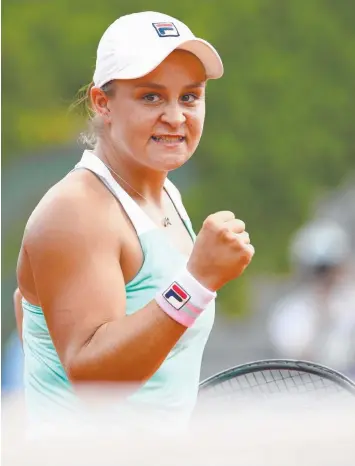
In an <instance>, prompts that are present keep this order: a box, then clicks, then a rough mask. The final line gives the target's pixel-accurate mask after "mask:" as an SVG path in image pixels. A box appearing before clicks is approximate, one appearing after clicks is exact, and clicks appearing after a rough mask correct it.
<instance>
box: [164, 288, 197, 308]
mask: <svg viewBox="0 0 355 466" xmlns="http://www.w3.org/2000/svg"><path fill="white" fill-rule="evenodd" d="M163 296H164V298H165V299H166V300H167V301H168V303H169V304H171V305H172V306H173V307H174V308H175V309H177V310H179V309H181V308H182V306H184V304H186V303H187V301H189V299H190V298H191V296H190V295H189V294H187V293H186V291H185V290H184V289H183V288H181V286H180V285H178V284H177V283H176V282H173V283H172V284H171V285H170V286H169V288H168V289H167V290H166V291H165V293H164V294H163Z"/></svg>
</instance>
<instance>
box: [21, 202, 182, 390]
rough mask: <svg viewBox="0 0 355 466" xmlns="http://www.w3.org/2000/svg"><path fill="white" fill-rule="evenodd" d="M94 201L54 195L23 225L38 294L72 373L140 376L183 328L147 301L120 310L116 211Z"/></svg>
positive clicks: (82, 377) (100, 377)
mask: <svg viewBox="0 0 355 466" xmlns="http://www.w3.org/2000/svg"><path fill="white" fill-rule="evenodd" d="M95 202H96V203H97V201H96V200H95V198H94V199H88V198H87V197H85V196H82V198H81V196H76V197H73V196H71V197H70V198H69V197H68V198H67V199H61V200H57V201H56V202H55V203H52V205H48V206H47V207H45V211H44V212H42V213H41V215H40V218H39V219H38V221H36V222H35V225H34V227H33V228H31V229H30V233H29V234H28V237H27V238H26V241H25V247H26V249H27V252H28V254H29V258H30V262H31V266H32V269H33V274H34V278H35V283H36V289H37V293H38V297H39V300H40V302H41V306H42V308H43V311H44V314H45V317H46V321H47V325H48V329H49V332H50V334H51V337H52V340H53V343H54V345H55V347H56V350H57V352H58V355H59V358H60V360H61V362H62V364H63V366H64V368H65V370H66V372H67V375H68V377H69V378H70V379H71V380H72V381H78V382H80V381H131V382H143V381H145V380H146V379H148V378H149V377H151V376H152V374H153V373H154V372H155V371H156V370H157V369H158V368H159V366H160V365H161V364H162V362H163V361H164V359H165V358H166V356H167V355H168V353H169V352H170V350H171V349H172V347H173V346H174V345H175V343H176V342H177V341H178V339H179V338H180V336H181V335H182V334H183V333H184V331H185V330H186V328H185V327H184V326H182V325H180V324H179V323H177V322H176V321H174V320H173V319H171V318H170V317H169V316H167V315H166V314H165V313H164V312H163V311H162V310H161V309H160V308H159V306H158V305H157V304H156V302H155V301H152V302H150V303H148V304H147V305H146V306H145V307H144V308H143V309H141V310H139V311H137V312H136V313H135V314H134V315H131V316H126V314H125V306H126V297H125V284H124V279H123V275H122V270H121V267H120V262H119V255H120V248H121V244H122V243H121V240H120V238H118V236H119V234H118V232H119V231H120V230H119V227H120V226H119V225H117V220H113V219H115V218H116V217H118V216H119V214H118V212H117V207H116V209H115V211H114V214H113V212H112V209H111V210H110V209H107V208H106V206H102V202H101V203H97V205H95ZM98 204H100V205H98ZM115 222H116V223H115ZM102 225H105V227H102Z"/></svg>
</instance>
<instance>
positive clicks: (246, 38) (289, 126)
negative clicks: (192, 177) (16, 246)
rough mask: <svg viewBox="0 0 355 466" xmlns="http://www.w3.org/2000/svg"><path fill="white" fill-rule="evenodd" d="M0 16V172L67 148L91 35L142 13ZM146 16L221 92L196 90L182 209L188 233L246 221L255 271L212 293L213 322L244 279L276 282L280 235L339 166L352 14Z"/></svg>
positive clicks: (212, 10) (229, 11)
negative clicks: (215, 58) (194, 43)
mask: <svg viewBox="0 0 355 466" xmlns="http://www.w3.org/2000/svg"><path fill="white" fill-rule="evenodd" d="M2 7H3V18H2V26H3V36H2V37H3V41H2V52H3V53H2V65H3V68H2V69H3V74H2V76H3V79H2V84H3V100H2V103H3V105H2V112H3V138H2V154H3V164H4V165H5V169H6V164H8V163H10V160H13V159H14V157H15V156H16V154H24V156H25V155H26V151H28V150H32V151H33V150H36V149H39V148H42V149H43V147H51V146H55V145H57V146H58V145H61V144H65V143H67V142H68V141H71V140H73V139H74V138H75V137H76V136H77V134H78V132H79V130H80V129H81V128H82V127H83V124H84V121H83V119H82V117H80V116H78V115H76V114H75V113H68V107H69V105H70V103H71V102H72V101H73V99H74V96H75V93H76V92H77V90H78V89H79V88H80V87H81V86H82V85H84V84H86V83H88V82H90V81H91V78H92V74H93V70H94V66H95V53H96V47H97V43H98V41H99V39H100V36H101V34H102V33H103V31H104V30H105V28H106V27H107V26H108V25H109V24H110V23H111V22H112V21H113V20H114V19H116V18H117V17H119V16H121V15H123V14H126V13H131V12H134V11H140V10H146V9H147V7H148V2H146V1H145V0H129V1H128V0H121V1H120V2H117V1H114V0H102V1H101V2H90V3H89V4H88V2H86V1H85V2H84V1H82V0H74V1H73V0H71V1H69V0H60V1H54V0H52V1H50V0H48V1H43V0H37V1H35V0H32V1H31V0H22V1H21V0H6V1H4V2H3V4H2ZM149 9H151V10H155V11H163V12H166V13H168V14H171V15H173V16H176V17H178V18H179V19H181V20H183V21H185V22H186V23H187V24H188V25H189V26H190V27H191V29H192V30H193V31H194V33H195V34H196V35H197V36H200V37H203V38H205V39H207V40H209V41H211V42H212V43H213V44H214V45H215V46H216V48H217V49H218V50H219V52H220V53H221V55H222V58H223V60H224V63H225V76H224V77H223V79H222V80H219V81H216V82H214V81H211V82H210V83H209V86H208V98H207V103H208V107H207V119H206V126H205V133H204V136H203V139H202V142H201V144H200V147H199V149H198V151H197V153H196V155H195V156H194V158H193V160H192V161H191V162H190V163H192V164H194V167H195V168H196V169H197V173H199V177H198V178H197V179H196V182H195V184H194V186H193V187H192V188H190V189H189V190H188V192H186V193H185V199H186V205H187V208H188V210H189V212H190V215H191V218H192V220H193V222H194V224H195V228H196V229H197V230H198V228H199V226H200V224H201V222H202V221H203V219H204V218H205V217H206V216H207V215H208V214H210V213H211V212H213V211H216V210H220V209H223V210H225V209H230V210H233V211H234V212H235V213H236V215H237V216H238V217H241V218H243V219H244V220H245V221H246V223H247V228H248V230H249V232H250V233H251V236H252V239H253V243H254V244H255V247H256V256H255V259H254V261H253V264H252V266H251V267H250V269H249V271H248V273H247V274H246V278H243V279H241V280H240V281H239V283H238V284H237V285H236V286H234V287H232V286H228V287H227V288H226V289H225V290H223V291H222V292H221V293H220V297H221V300H222V303H223V304H225V307H226V309H229V310H235V309H243V308H244V304H245V295H246V293H245V288H246V287H245V283H246V282H245V280H246V279H247V278H248V277H252V276H253V275H254V274H256V273H259V272H282V271H285V270H286V269H287V254H286V252H285V251H286V250H287V242H288V239H289V235H290V233H291V232H292V231H293V230H294V229H295V228H296V227H297V226H298V225H299V224H300V223H301V222H302V221H303V220H304V219H305V218H306V217H307V215H308V211H309V205H310V202H311V201H312V200H313V199H314V198H315V197H316V196H318V195H320V194H321V193H322V191H323V190H324V189H326V188H328V187H332V186H336V185H338V184H339V182H340V181H341V179H342V178H343V177H344V175H346V173H347V172H348V171H349V169H351V168H352V167H353V160H354V154H353V148H354V142H355V141H354V139H355V136H354V134H355V133H354V131H353V121H354V118H353V111H354V96H355V54H354V50H355V29H354V24H355V5H354V2H347V1H346V0H344V1H342V0H338V1H336V2H334V1H331V0H309V1H307V2H303V1H300V2H298V1H285V0H269V1H265V0H240V1H234V0H228V1H227V0H221V1H219V2H214V1H208V0H204V1H202V0H201V1H197V0H196V1H190V0H179V2H175V3H173V2H170V3H168V4H167V3H166V2H164V1H162V0H152V1H150V2H149ZM127 40H129V38H127ZM78 157H79V154H78ZM15 263H16V258H15V257H14V262H13V264H14V267H15Z"/></svg>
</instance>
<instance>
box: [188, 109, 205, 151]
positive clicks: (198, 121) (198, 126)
mask: <svg viewBox="0 0 355 466" xmlns="http://www.w3.org/2000/svg"><path fill="white" fill-rule="evenodd" d="M204 122H205V109H204V107H203V108H201V109H198V110H197V111H196V112H195V113H194V114H193V115H191V116H190V119H189V127H190V132H191V136H192V141H191V142H192V144H197V143H198V142H199V140H200V138H201V135H202V131H203V125H204Z"/></svg>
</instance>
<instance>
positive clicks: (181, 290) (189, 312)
mask: <svg viewBox="0 0 355 466" xmlns="http://www.w3.org/2000/svg"><path fill="white" fill-rule="evenodd" d="M216 296H217V293H216V292H214V291H211V290H208V289H207V288H205V287H204V286H203V285H201V283H200V282H199V281H198V280H196V278H195V277H193V276H192V275H191V274H190V272H189V271H188V270H187V269H184V270H182V271H181V272H180V273H179V274H178V275H177V276H176V279H175V280H174V281H172V282H171V283H170V285H169V286H168V287H166V288H164V289H163V290H160V291H158V292H157V294H156V296H155V300H156V301H157V303H158V305H159V307H161V308H162V310H163V311H164V312H165V313H166V314H168V315H169V316H170V317H171V318H173V319H174V320H176V321H177V322H179V323H180V324H182V325H184V326H185V327H191V326H192V325H193V324H194V322H195V320H196V319H197V317H198V316H199V315H200V314H201V313H202V312H203V311H204V309H205V308H206V307H207V306H208V305H209V303H210V302H211V301H213V300H214V299H215V298H216Z"/></svg>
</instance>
